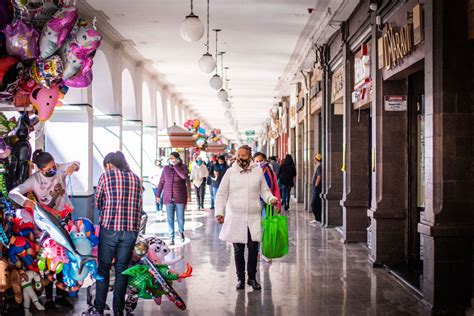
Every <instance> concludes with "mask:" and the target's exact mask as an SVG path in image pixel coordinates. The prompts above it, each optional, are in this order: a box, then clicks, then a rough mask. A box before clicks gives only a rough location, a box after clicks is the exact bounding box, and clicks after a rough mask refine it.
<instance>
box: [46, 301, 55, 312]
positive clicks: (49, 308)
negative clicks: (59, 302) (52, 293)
mask: <svg viewBox="0 0 474 316" xmlns="http://www.w3.org/2000/svg"><path fill="white" fill-rule="evenodd" d="M44 308H45V309H46V310H47V311H57V310H58V307H57V306H56V304H54V302H53V301H52V300H49V301H46V303H44Z"/></svg>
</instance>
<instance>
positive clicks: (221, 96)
mask: <svg viewBox="0 0 474 316" xmlns="http://www.w3.org/2000/svg"><path fill="white" fill-rule="evenodd" d="M228 97H229V95H228V94H227V91H225V90H224V88H222V89H220V90H219V92H217V98H218V99H219V100H221V101H222V102H224V101H227V99H228Z"/></svg>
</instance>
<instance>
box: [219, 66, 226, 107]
mask: <svg viewBox="0 0 474 316" xmlns="http://www.w3.org/2000/svg"><path fill="white" fill-rule="evenodd" d="M222 66H223V65H221V68H222ZM224 69H225V73H223V74H222V76H223V78H224V82H225V89H224V87H222V88H221V89H220V90H219V92H217V98H218V99H219V100H221V101H222V102H225V101H227V100H228V99H229V94H228V93H227V91H226V90H227V83H228V82H229V79H227V69H229V67H225V68H224Z"/></svg>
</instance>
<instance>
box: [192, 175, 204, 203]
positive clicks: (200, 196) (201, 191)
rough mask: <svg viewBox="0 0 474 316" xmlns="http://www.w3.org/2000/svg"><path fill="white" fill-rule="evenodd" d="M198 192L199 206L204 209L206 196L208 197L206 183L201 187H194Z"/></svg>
mask: <svg viewBox="0 0 474 316" xmlns="http://www.w3.org/2000/svg"><path fill="white" fill-rule="evenodd" d="M194 190H195V191H196V198H197V202H198V206H200V207H202V208H204V196H205V195H206V181H203V182H202V183H201V185H200V186H198V187H197V186H194Z"/></svg>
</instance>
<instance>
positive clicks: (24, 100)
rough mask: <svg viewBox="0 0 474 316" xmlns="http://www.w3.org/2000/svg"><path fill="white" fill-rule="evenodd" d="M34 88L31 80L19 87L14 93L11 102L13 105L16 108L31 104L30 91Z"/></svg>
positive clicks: (34, 83) (34, 84)
mask: <svg viewBox="0 0 474 316" xmlns="http://www.w3.org/2000/svg"><path fill="white" fill-rule="evenodd" d="M36 86H37V85H36V82H35V81H34V80H33V79H30V80H28V81H27V82H26V83H24V84H22V85H20V87H19V88H18V90H17V92H16V93H15V98H14V100H13V103H14V105H15V106H16V107H28V106H29V105H30V104H31V102H30V94H31V91H33V89H34V88H35V87H36Z"/></svg>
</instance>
